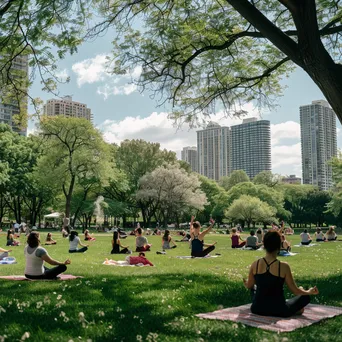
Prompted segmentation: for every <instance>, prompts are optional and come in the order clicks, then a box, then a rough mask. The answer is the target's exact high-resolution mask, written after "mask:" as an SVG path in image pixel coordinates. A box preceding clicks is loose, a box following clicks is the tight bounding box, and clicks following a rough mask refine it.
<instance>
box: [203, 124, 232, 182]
mask: <svg viewBox="0 0 342 342" xmlns="http://www.w3.org/2000/svg"><path fill="white" fill-rule="evenodd" d="M230 144H231V139H230V130H229V127H221V126H220V125H219V124H217V123H214V122H210V123H209V124H208V126H207V127H206V128H205V129H203V130H201V131H197V159H198V169H197V171H198V173H200V174H201V175H203V176H206V177H208V178H211V179H215V180H219V179H220V178H221V177H223V176H228V175H229V173H230V171H231V161H230V152H229V151H230Z"/></svg>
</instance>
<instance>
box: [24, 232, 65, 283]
mask: <svg viewBox="0 0 342 342" xmlns="http://www.w3.org/2000/svg"><path fill="white" fill-rule="evenodd" d="M39 244H40V240H39V233H38V232H32V233H30V234H29V236H28V237H27V246H26V247H25V250H24V254H25V258H26V267H25V277H26V278H29V279H55V278H57V276H58V275H59V274H61V273H63V272H65V271H66V269H67V267H66V265H69V264H70V263H71V261H70V260H69V259H67V260H65V261H64V262H60V261H57V260H54V259H52V258H51V257H50V256H49V254H48V252H47V251H46V249H45V248H43V247H41V246H40V245H39ZM44 261H45V262H47V263H48V264H50V265H53V266H55V265H56V267H54V268H51V269H48V268H46V267H45V266H44Z"/></svg>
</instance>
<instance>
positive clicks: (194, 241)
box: [190, 216, 216, 258]
mask: <svg viewBox="0 0 342 342" xmlns="http://www.w3.org/2000/svg"><path fill="white" fill-rule="evenodd" d="M194 219H195V216H192V217H191V222H190V236H191V256H192V257H195V258H201V257H204V256H206V255H208V254H209V253H210V252H212V251H213V250H214V249H215V245H216V242H214V243H213V244H205V243H204V241H203V239H204V237H205V235H206V234H208V233H209V232H210V230H211V229H212V228H213V225H214V223H215V221H214V220H213V219H210V226H209V228H207V229H206V230H203V232H201V224H200V223H199V222H198V221H196V222H194ZM203 247H207V248H206V249H203Z"/></svg>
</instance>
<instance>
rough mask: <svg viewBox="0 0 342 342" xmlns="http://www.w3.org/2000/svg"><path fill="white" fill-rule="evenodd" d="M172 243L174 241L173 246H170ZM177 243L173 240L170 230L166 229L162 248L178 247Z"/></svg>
mask: <svg viewBox="0 0 342 342" xmlns="http://www.w3.org/2000/svg"><path fill="white" fill-rule="evenodd" d="M170 243H172V247H171V246H170ZM176 247H177V245H176V244H175V243H174V242H173V240H172V237H171V235H170V231H169V230H168V229H165V233H164V235H163V237H162V249H163V250H165V249H171V248H176Z"/></svg>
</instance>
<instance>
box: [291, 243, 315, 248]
mask: <svg viewBox="0 0 342 342" xmlns="http://www.w3.org/2000/svg"><path fill="white" fill-rule="evenodd" d="M313 246H317V244H316V243H310V245H302V244H299V245H294V246H293V247H313Z"/></svg>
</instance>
